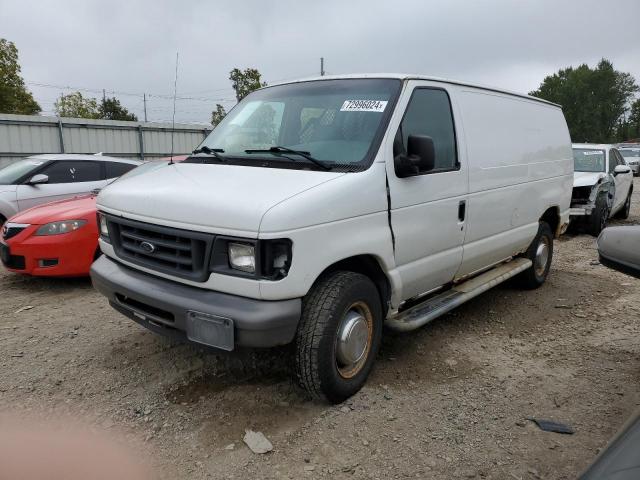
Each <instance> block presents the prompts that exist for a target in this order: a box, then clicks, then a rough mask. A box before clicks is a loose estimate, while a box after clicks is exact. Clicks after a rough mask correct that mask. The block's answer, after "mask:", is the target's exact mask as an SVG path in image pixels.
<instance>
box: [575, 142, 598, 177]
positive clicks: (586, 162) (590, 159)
mask: <svg viewBox="0 0 640 480" xmlns="http://www.w3.org/2000/svg"><path fill="white" fill-rule="evenodd" d="M573 169H574V170H575V171H576V172H604V171H605V154H604V150H594V149H591V148H574V149H573Z"/></svg>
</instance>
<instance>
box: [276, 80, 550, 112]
mask: <svg viewBox="0 0 640 480" xmlns="http://www.w3.org/2000/svg"><path fill="white" fill-rule="evenodd" d="M350 78H394V79H398V80H403V81H404V80H429V81H431V82H440V83H449V84H452V85H462V86H465V87H473V88H479V89H481V90H489V91H492V92H498V93H504V94H506V95H513V96H516V97H520V98H526V99H528V100H534V101H536V102H540V103H546V104H547V105H553V106H554V107H559V108H562V106H561V105H558V104H557V103H553V102H549V101H548V100H544V99H542V98H537V97H532V96H531V95H527V94H526V93H519V92H514V91H511V90H505V89H503V88H497V87H491V86H487V85H480V84H474V83H471V82H463V81H460V80H452V79H448V78H441V77H431V76H428V75H417V74H410V73H352V74H349V75H324V76H321V77H318V76H315V77H308V78H301V79H298V80H287V81H281V82H277V83H274V84H272V85H268V86H267V87H264V88H269V87H274V86H276V85H287V84H291V83H302V82H311V81H315V80H344V79H350Z"/></svg>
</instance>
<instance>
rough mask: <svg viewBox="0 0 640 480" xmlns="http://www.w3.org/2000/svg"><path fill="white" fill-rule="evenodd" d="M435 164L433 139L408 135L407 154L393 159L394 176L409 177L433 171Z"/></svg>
mask: <svg viewBox="0 0 640 480" xmlns="http://www.w3.org/2000/svg"><path fill="white" fill-rule="evenodd" d="M435 164H436V150H435V147H434V145H433V138H431V137H429V136H427V135H409V139H408V141H407V153H406V154H404V153H401V154H399V155H396V157H395V158H394V165H395V170H396V175H398V177H400V178H405V177H411V176H413V175H418V174H420V173H424V172H428V171H429V170H433V168H434V167H435Z"/></svg>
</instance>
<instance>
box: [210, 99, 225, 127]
mask: <svg viewBox="0 0 640 480" xmlns="http://www.w3.org/2000/svg"><path fill="white" fill-rule="evenodd" d="M226 116H227V111H226V110H225V109H224V107H223V106H222V105H220V104H219V103H217V104H216V109H215V110H214V111H213V112H211V125H213V126H214V127H216V126H217V125H218V124H219V123H220V122H221V121H222V119H223V118H224V117H226Z"/></svg>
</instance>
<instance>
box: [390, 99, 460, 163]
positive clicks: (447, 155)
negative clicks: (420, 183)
mask: <svg viewBox="0 0 640 480" xmlns="http://www.w3.org/2000/svg"><path fill="white" fill-rule="evenodd" d="M412 134H417V135H428V136H429V137H431V138H432V139H433V145H434V147H435V153H436V157H435V168H434V169H433V170H431V171H430V172H429V173H432V172H438V171H447V170H454V169H456V168H457V166H458V162H457V152H456V135H455V128H454V125H453V113H452V112H451V103H450V102H449V95H448V94H447V92H446V91H444V90H441V89H435V88H417V89H415V90H414V92H413V95H412V96H411V100H410V101H409V105H408V106H407V110H406V112H405V114H404V118H403V119H402V123H401V124H400V128H399V129H398V133H397V135H396V138H395V141H394V144H393V154H394V156H395V155H398V154H400V153H406V151H407V150H406V149H407V141H408V138H409V135H412Z"/></svg>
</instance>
